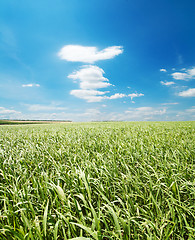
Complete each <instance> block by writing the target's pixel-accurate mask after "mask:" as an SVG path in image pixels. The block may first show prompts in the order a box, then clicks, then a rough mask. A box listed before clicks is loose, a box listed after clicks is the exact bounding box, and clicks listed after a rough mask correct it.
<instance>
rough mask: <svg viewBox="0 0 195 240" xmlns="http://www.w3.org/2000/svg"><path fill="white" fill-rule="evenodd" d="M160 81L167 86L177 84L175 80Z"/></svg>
mask: <svg viewBox="0 0 195 240" xmlns="http://www.w3.org/2000/svg"><path fill="white" fill-rule="evenodd" d="M160 83H161V84H162V85H165V86H170V85H173V84H175V82H164V81H160Z"/></svg>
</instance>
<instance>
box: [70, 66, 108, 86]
mask: <svg viewBox="0 0 195 240" xmlns="http://www.w3.org/2000/svg"><path fill="white" fill-rule="evenodd" d="M103 74H104V70H103V69H101V68H99V67H97V66H92V65H87V66H83V68H82V69H81V70H79V71H76V72H74V73H72V74H70V75H69V76H68V78H71V79H74V80H77V79H78V80H79V81H80V88H81V89H97V88H106V87H108V86H111V85H112V84H110V83H109V82H108V81H109V80H108V79H107V78H105V77H103Z"/></svg>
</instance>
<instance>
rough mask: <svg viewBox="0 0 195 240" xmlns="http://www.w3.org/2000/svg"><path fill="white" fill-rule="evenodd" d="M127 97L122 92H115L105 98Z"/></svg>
mask: <svg viewBox="0 0 195 240" xmlns="http://www.w3.org/2000/svg"><path fill="white" fill-rule="evenodd" d="M124 97H127V95H125V94H123V93H115V94H114V95H112V96H110V97H107V99H117V98H124Z"/></svg>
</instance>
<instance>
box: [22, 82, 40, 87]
mask: <svg viewBox="0 0 195 240" xmlns="http://www.w3.org/2000/svg"><path fill="white" fill-rule="evenodd" d="M22 87H40V84H37V83H29V84H22Z"/></svg>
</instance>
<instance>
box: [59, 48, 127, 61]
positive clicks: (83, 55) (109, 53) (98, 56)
mask: <svg viewBox="0 0 195 240" xmlns="http://www.w3.org/2000/svg"><path fill="white" fill-rule="evenodd" d="M122 52H123V47H122V46H112V47H107V48H104V49H103V50H101V51H98V49H97V47H88V46H81V45H66V46H64V47H62V48H61V50H60V51H59V52H58V56H59V57H60V58H61V59H64V60H66V61H70V62H84V63H94V62H96V61H99V60H106V59H111V58H114V57H115V56H117V55H119V54H121V53H122Z"/></svg>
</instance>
